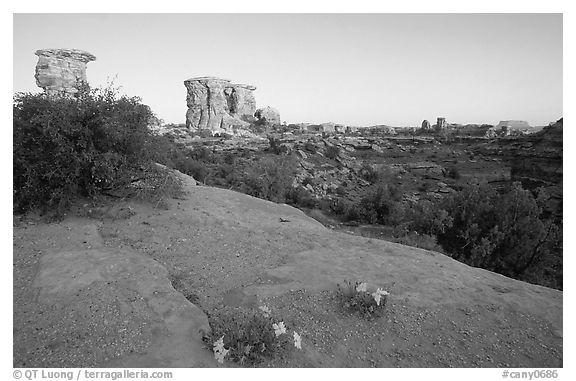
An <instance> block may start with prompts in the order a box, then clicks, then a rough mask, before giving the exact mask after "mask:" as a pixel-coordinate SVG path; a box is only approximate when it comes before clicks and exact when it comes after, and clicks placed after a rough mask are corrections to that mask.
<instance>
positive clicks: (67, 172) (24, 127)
mask: <svg viewBox="0 0 576 381" xmlns="http://www.w3.org/2000/svg"><path fill="white" fill-rule="evenodd" d="M152 118H153V113H152V111H151V110H150V108H149V107H148V106H146V105H144V104H142V103H141V101H140V99H139V98H137V97H127V96H118V93H117V91H116V89H114V88H112V87H111V86H110V87H108V88H105V89H95V90H89V89H87V88H86V89H82V91H80V93H79V94H78V97H75V98H66V97H52V96H48V95H46V94H29V93H19V94H16V95H15V96H14V102H13V158H14V165H13V180H14V187H13V196H14V198H13V201H14V210H15V211H16V212H25V211H28V210H31V209H33V208H37V207H40V208H42V209H44V210H45V211H46V210H48V209H50V210H55V211H56V213H58V214H60V213H62V212H64V211H65V210H66V209H67V208H68V207H69V205H70V203H71V202H72V201H73V200H74V199H75V198H76V197H79V196H81V197H90V196H94V195H95V194H97V193H99V192H101V191H102V190H106V189H111V188H117V187H122V186H126V185H127V184H129V183H131V182H132V180H133V179H134V177H135V176H136V174H137V173H138V172H139V171H140V169H141V167H142V166H143V165H147V164H149V163H150V162H151V159H150V158H151V153H150V152H149V151H148V149H147V147H148V143H149V142H150V140H152V139H153V137H152V135H151V133H150V130H149V129H148V125H149V123H150V122H151V121H152Z"/></svg>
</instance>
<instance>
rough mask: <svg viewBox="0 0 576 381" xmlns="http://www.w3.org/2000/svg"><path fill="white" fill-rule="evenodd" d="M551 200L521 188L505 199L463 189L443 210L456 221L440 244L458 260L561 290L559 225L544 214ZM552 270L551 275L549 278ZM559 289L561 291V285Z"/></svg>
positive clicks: (482, 189) (485, 188) (482, 188)
mask: <svg viewBox="0 0 576 381" xmlns="http://www.w3.org/2000/svg"><path fill="white" fill-rule="evenodd" d="M547 198H548V196H547V195H546V194H545V193H540V194H539V196H538V197H537V198H536V197H534V195H532V193H531V192H530V191H528V190H525V189H522V186H521V185H520V183H514V184H513V185H512V186H511V188H510V189H509V190H508V191H507V192H505V193H504V194H499V193H498V192H496V191H495V190H494V189H493V188H492V187H490V186H489V185H473V186H469V187H466V188H464V189H463V190H462V191H461V192H459V193H456V194H454V195H452V196H450V197H448V198H446V200H445V201H444V202H442V204H441V205H440V206H439V207H440V208H441V209H443V210H445V211H446V212H447V214H448V216H447V218H446V220H447V221H448V218H449V219H450V220H451V221H452V223H451V225H450V226H446V228H445V229H444V231H443V232H442V231H440V232H438V242H439V243H440V244H441V245H442V247H444V249H445V250H446V252H447V253H448V254H450V255H451V256H452V257H454V258H455V259H458V260H459V261H462V262H464V263H467V264H469V265H472V266H476V267H482V268H485V269H488V270H491V271H495V272H498V273H501V274H504V275H507V276H510V277H513V278H516V279H525V278H524V277H525V276H528V275H527V274H530V275H529V277H530V279H532V280H537V283H540V284H543V283H544V284H546V285H552V286H554V285H556V286H558V285H561V283H562V280H561V278H560V279H559V278H558V277H557V274H558V273H557V272H556V274H555V275H553V274H552V272H554V271H553V269H554V268H556V269H558V267H560V268H561V263H562V254H561V252H562V235H561V234H562V233H561V230H562V229H561V226H560V225H559V224H558V223H557V222H555V221H554V220H553V219H552V218H546V217H545V216H544V215H543V208H542V206H543V205H544V204H545V202H546V200H547ZM546 271H548V274H546ZM560 287H561V286H560Z"/></svg>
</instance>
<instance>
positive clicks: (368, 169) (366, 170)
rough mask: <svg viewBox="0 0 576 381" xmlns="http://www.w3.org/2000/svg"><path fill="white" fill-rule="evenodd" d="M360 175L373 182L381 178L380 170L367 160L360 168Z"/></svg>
mask: <svg viewBox="0 0 576 381" xmlns="http://www.w3.org/2000/svg"><path fill="white" fill-rule="evenodd" d="M358 175H359V176H360V177H361V178H363V179H364V180H366V181H368V182H369V183H371V184H375V183H376V182H378V179H379V178H380V176H379V174H378V171H376V170H375V169H374V168H373V167H372V166H371V165H370V164H368V163H367V162H364V163H362V167H361V168H360V171H359V173H358Z"/></svg>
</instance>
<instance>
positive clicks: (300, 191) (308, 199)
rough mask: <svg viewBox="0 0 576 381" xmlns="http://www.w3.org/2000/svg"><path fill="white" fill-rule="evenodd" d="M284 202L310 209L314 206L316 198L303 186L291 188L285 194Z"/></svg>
mask: <svg viewBox="0 0 576 381" xmlns="http://www.w3.org/2000/svg"><path fill="white" fill-rule="evenodd" d="M286 202H287V203H289V204H291V205H295V206H298V207H299V208H306V209H312V208H315V207H316V199H315V198H314V197H313V196H312V195H311V194H310V192H309V191H307V190H306V189H305V188H302V187H297V188H291V189H289V190H288V192H287V194H286Z"/></svg>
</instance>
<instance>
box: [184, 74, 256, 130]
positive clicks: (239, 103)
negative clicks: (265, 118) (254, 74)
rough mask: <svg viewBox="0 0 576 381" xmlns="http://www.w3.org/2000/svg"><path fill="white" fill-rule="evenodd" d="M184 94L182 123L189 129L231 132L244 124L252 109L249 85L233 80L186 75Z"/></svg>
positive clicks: (251, 89)
mask: <svg viewBox="0 0 576 381" xmlns="http://www.w3.org/2000/svg"><path fill="white" fill-rule="evenodd" d="M184 86H186V91H187V96H186V103H187V105H188V111H187V112H186V127H187V128H188V129H190V130H210V131H212V132H213V133H216V132H231V130H233V128H234V127H245V126H247V125H248V124H249V123H248V122H246V121H245V120H242V118H245V119H251V118H253V117H254V112H255V111H256V99H255V98H254V94H253V91H254V90H256V87H254V86H251V85H242V84H233V83H231V82H230V81H229V80H227V79H222V78H215V77H198V78H190V79H187V80H186V81H184Z"/></svg>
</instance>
